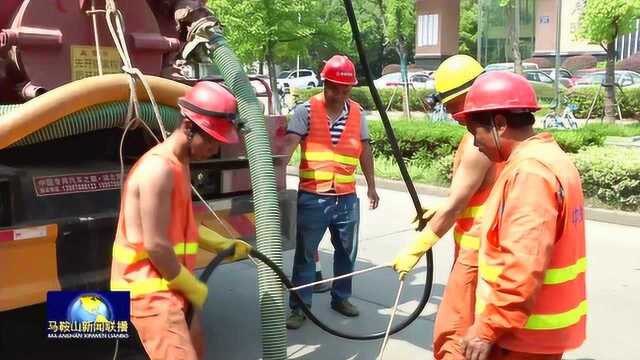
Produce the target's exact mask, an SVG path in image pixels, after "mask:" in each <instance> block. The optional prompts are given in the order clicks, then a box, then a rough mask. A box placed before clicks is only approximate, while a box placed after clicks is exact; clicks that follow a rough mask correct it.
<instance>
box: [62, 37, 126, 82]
mask: <svg viewBox="0 0 640 360" xmlns="http://www.w3.org/2000/svg"><path fill="white" fill-rule="evenodd" d="M96 54H97V52H96V47H95V46H84V45H71V79H72V80H73V81H75V80H80V79H84V78H86V77H90V76H97V75H98V57H97V56H96ZM100 62H101V63H102V73H103V74H116V73H119V72H121V70H120V69H121V68H122V62H121V61H120V55H119V54H118V50H116V48H113V47H107V46H101V47H100Z"/></svg>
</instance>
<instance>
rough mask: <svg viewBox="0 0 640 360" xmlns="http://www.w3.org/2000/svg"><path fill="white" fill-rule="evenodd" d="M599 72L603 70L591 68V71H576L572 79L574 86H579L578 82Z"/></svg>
mask: <svg viewBox="0 0 640 360" xmlns="http://www.w3.org/2000/svg"><path fill="white" fill-rule="evenodd" d="M598 71H602V69H597V68H589V69H580V70H577V71H574V72H573V78H572V80H573V83H574V85H575V84H577V83H578V81H580V79H582V78H583V77H585V76H588V75H590V74H593V73H594V72H598Z"/></svg>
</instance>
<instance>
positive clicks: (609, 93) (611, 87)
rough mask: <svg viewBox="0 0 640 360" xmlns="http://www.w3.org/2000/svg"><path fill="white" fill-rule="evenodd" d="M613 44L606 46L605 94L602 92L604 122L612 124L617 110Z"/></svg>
mask: <svg viewBox="0 0 640 360" xmlns="http://www.w3.org/2000/svg"><path fill="white" fill-rule="evenodd" d="M614 45H615V44H614V42H613V41H611V42H609V43H608V44H607V71H606V76H605V92H604V121H605V122H607V123H614V122H615V121H616V115H617V109H616V106H615V103H616V88H615V76H614V71H615V56H616V55H615V47H614Z"/></svg>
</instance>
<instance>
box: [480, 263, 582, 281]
mask: <svg viewBox="0 0 640 360" xmlns="http://www.w3.org/2000/svg"><path fill="white" fill-rule="evenodd" d="M586 270H587V258H585V257H583V258H580V259H578V261H577V262H576V263H575V264H571V265H569V266H565V267H563V268H555V269H547V270H546V271H545V273H544V285H557V284H561V283H564V282H567V281H571V280H575V278H577V277H578V275H580V274H581V273H583V272H585V271H586ZM478 271H479V272H480V276H481V277H482V278H483V279H484V280H486V281H489V282H495V281H496V279H498V276H500V273H502V266H499V265H488V264H486V263H485V262H484V261H483V260H482V259H480V268H479V269H478Z"/></svg>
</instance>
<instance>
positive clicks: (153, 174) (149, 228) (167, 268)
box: [138, 156, 180, 279]
mask: <svg viewBox="0 0 640 360" xmlns="http://www.w3.org/2000/svg"><path fill="white" fill-rule="evenodd" d="M169 166H170V165H169V164H168V163H167V162H166V161H165V160H163V159H162V158H160V157H157V156H152V157H150V158H149V159H148V161H147V162H145V163H143V164H142V165H141V167H140V169H138V171H139V172H141V173H144V174H145V181H144V182H143V183H141V184H139V189H140V190H139V191H140V218H141V222H142V237H143V244H144V247H145V250H146V251H147V253H148V254H149V259H150V260H151V262H152V263H153V265H154V266H155V268H156V269H158V271H159V272H160V274H161V275H162V277H163V278H165V279H173V278H175V277H176V276H177V275H178V272H179V271H180V264H179V263H178V259H177V258H176V254H175V252H174V251H173V245H172V243H171V240H170V239H169V236H168V234H169V222H170V218H171V191H172V190H173V172H172V171H171V168H170V167H169Z"/></svg>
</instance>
